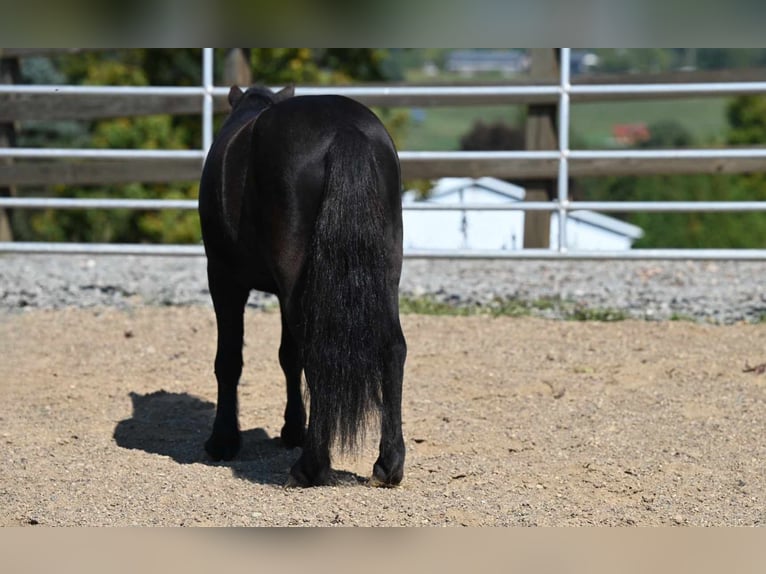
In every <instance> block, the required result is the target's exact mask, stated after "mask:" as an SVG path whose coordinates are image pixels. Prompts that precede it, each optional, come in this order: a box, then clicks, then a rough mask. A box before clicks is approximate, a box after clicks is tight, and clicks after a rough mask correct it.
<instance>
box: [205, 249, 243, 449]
mask: <svg viewBox="0 0 766 574" xmlns="http://www.w3.org/2000/svg"><path fill="white" fill-rule="evenodd" d="M208 283H209V286H210V295H211V296H212V299H213V307H214V308H215V317H216V324H217V327H218V348H217V351H216V356H215V377H216V380H217V382H218V403H217V406H216V413H215V422H214V423H213V432H212V434H211V435H210V438H209V439H208V440H207V442H205V450H206V451H207V453H208V454H209V455H210V457H211V458H212V459H213V460H231V459H232V458H234V457H235V456H236V454H237V452H238V451H239V447H240V441H241V439H240V432H239V422H238V420H237V384H238V383H239V377H240V375H241V374H242V342H243V336H244V325H243V319H244V312H245V304H246V303H247V296H248V294H249V289H247V288H246V287H243V286H242V285H240V284H238V283H237V281H236V280H235V279H234V278H233V277H231V276H230V275H229V274H228V273H227V272H226V271H225V269H222V268H221V267H217V268H216V266H215V265H214V264H212V263H211V264H208Z"/></svg>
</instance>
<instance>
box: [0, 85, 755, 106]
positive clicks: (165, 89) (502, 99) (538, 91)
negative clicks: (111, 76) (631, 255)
mask: <svg viewBox="0 0 766 574" xmlns="http://www.w3.org/2000/svg"><path fill="white" fill-rule="evenodd" d="M281 87H282V86H274V87H272V89H273V90H279V89H281ZM242 88H246V86H242ZM561 91H562V87H561V86H560V85H558V84H552V85H544V84H543V85H515V86H507V85H506V86H298V87H296V89H295V93H296V95H300V96H308V95H326V94H339V95H343V96H347V97H350V98H354V99H358V100H360V101H369V100H371V99H374V100H381V101H385V102H386V105H388V106H392V107H395V106H403V105H413V104H419V105H429V104H430V105H445V104H451V103H457V102H459V103H463V104H480V103H485V104H486V103H487V102H498V103H508V101H509V100H510V101H514V100H522V101H527V100H526V99H525V98H533V99H534V98H538V97H545V98H546V99H548V100H553V99H555V98H557V97H558V96H559V94H560V93H561ZM567 91H568V92H569V94H570V95H571V97H572V101H574V102H588V101H603V100H607V99H609V100H613V99H615V98H620V97H622V98H624V97H631V98H636V99H644V98H646V97H668V98H677V97H705V96H733V95H746V94H758V93H765V92H766V82H721V83H666V84H587V85H577V84H573V85H570V86H569V87H568V88H567ZM208 93H210V94H212V95H213V96H215V97H219V98H223V97H225V96H226V95H228V93H229V88H227V87H213V88H212V90H209V89H206V88H205V87H203V86H178V87H176V86H72V85H66V84H46V85H37V84H24V85H20V84H16V85H0V95H4V94H8V95H50V94H58V95H67V96H70V95H71V96H118V95H119V96H135V97H146V96H159V97H169V98H171V97H172V98H176V97H179V96H187V97H195V96H196V97H200V98H202V97H203V96H205V95H206V94H208Z"/></svg>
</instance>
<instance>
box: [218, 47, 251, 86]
mask: <svg viewBox="0 0 766 574" xmlns="http://www.w3.org/2000/svg"><path fill="white" fill-rule="evenodd" d="M223 83H224V85H225V86H242V87H246V86H249V85H251V84H252V83H253V70H252V67H251V66H250V48H230V49H229V52H228V53H227V54H226V63H225V65H224V70H223Z"/></svg>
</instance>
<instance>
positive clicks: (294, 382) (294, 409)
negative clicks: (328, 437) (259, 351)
mask: <svg viewBox="0 0 766 574" xmlns="http://www.w3.org/2000/svg"><path fill="white" fill-rule="evenodd" d="M286 314H287V311H286V309H284V308H283V309H282V342H281V343H280V345H279V364H280V365H281V367H282V371H284V373H285V381H286V383H287V405H286V406H285V424H284V426H283V427H282V432H281V435H280V436H281V438H282V444H284V445H285V446H286V447H288V448H293V447H296V446H303V439H304V436H305V432H306V431H305V428H306V409H305V407H304V406H303V397H302V395H301V371H302V370H303V364H302V361H301V352H300V347H299V346H298V343H297V342H296V341H295V337H293V335H292V333H291V332H290V328H289V325H288V321H287V317H286Z"/></svg>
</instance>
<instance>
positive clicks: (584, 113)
mask: <svg viewBox="0 0 766 574" xmlns="http://www.w3.org/2000/svg"><path fill="white" fill-rule="evenodd" d="M727 101H728V100H727V99H726V98H698V99H690V100H656V101H643V102H639V101H630V102H611V103H593V104H574V105H573V106H572V125H571V132H572V140H573V141H574V142H582V144H583V145H585V146H586V147H588V148H604V147H609V146H610V137H611V132H612V126H613V125H614V124H620V123H638V122H644V123H646V124H652V123H653V122H656V121H659V120H677V121H679V122H681V124H682V125H683V126H684V127H685V128H686V129H687V130H689V132H690V133H691V134H692V137H693V138H694V141H695V144H696V145H701V146H705V145H713V144H716V143H718V144H721V143H722V141H723V138H724V134H725V131H726V127H727V123H726V104H727ZM423 111H424V112H425V119H424V120H423V121H422V122H421V123H416V122H414V121H411V122H410V124H409V126H408V127H407V131H406V134H405V136H404V137H403V138H402V139H403V142H404V145H403V146H402V149H406V150H454V149H459V147H460V137H461V136H462V135H463V134H465V133H466V132H467V131H469V130H470V129H471V126H472V125H473V123H474V122H475V121H477V120H483V121H484V122H486V123H493V122H496V121H498V120H502V121H505V122H507V123H510V124H517V123H518V122H519V121H520V120H519V118H521V117H522V108H521V107H520V106H508V107H502V106H485V107H478V108H477V107H433V108H425V109H424V110H423Z"/></svg>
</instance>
